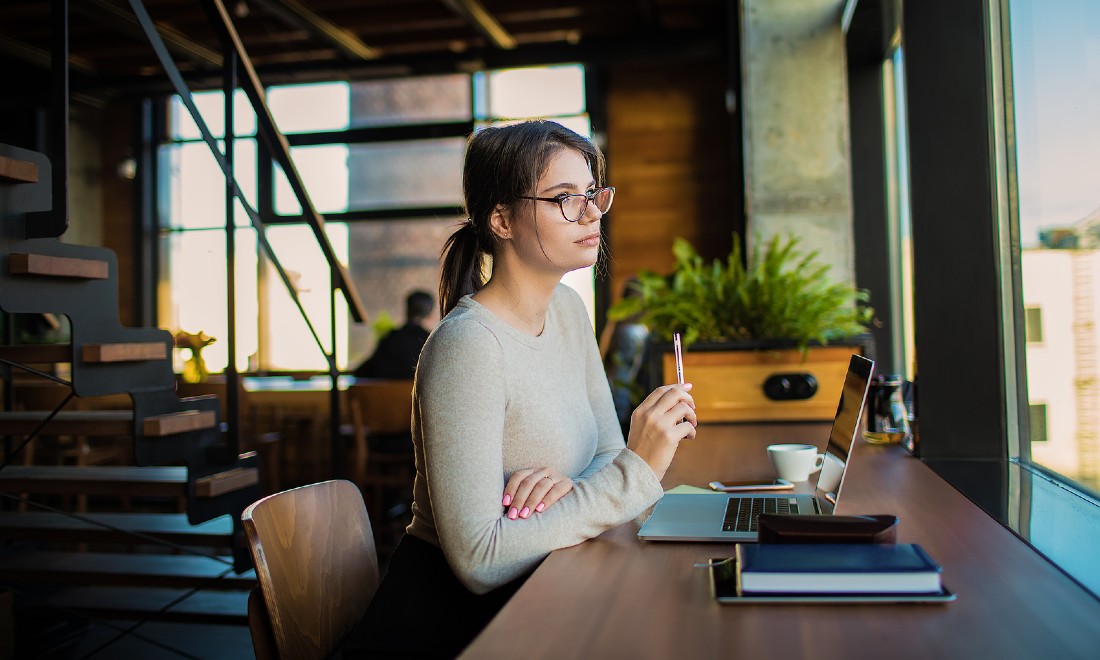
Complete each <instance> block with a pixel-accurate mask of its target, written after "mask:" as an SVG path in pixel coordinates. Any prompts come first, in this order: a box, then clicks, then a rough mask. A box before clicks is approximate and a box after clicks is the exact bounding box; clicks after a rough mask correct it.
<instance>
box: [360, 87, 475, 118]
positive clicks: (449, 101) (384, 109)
mask: <svg viewBox="0 0 1100 660" xmlns="http://www.w3.org/2000/svg"><path fill="white" fill-rule="evenodd" d="M470 116H471V107H470V77H469V76H467V75H465V74H452V75H446V76H424V77H420V78H398V79H395V80H370V81H366V82H357V83H352V85H351V125H352V127H353V128H362V127H374V126H400V125H404V124H426V123H435V122H447V121H469V120H470Z"/></svg>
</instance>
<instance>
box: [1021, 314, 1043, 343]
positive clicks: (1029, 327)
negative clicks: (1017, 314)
mask: <svg viewBox="0 0 1100 660" xmlns="http://www.w3.org/2000/svg"><path fill="white" fill-rule="evenodd" d="M1024 334H1025V336H1026V337H1027V343H1029V344H1041V343H1043V308H1042V307H1037V306H1036V307H1026V308H1024Z"/></svg>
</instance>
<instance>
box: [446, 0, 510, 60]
mask: <svg viewBox="0 0 1100 660" xmlns="http://www.w3.org/2000/svg"><path fill="white" fill-rule="evenodd" d="M441 1H442V2H443V4H444V5H446V6H447V8H448V9H450V10H451V11H453V12H454V13H456V14H458V15H459V16H461V17H462V18H464V19H466V20H467V21H468V22H469V23H470V25H472V26H473V27H474V29H475V30H477V31H478V32H480V33H481V34H483V35H485V37H486V38H487V39H489V41H490V42H491V43H492V44H493V45H494V46H496V47H497V48H502V49H504V50H511V49H512V48H515V47H516V39H515V37H513V36H512V35H511V34H509V33H508V31H507V30H505V29H504V26H502V25H501V24H500V23H499V22H498V21H497V19H495V18H493V15H492V14H490V13H489V12H488V11H487V10H486V9H485V7H484V6H482V4H481V2H480V1H479V0H441Z"/></svg>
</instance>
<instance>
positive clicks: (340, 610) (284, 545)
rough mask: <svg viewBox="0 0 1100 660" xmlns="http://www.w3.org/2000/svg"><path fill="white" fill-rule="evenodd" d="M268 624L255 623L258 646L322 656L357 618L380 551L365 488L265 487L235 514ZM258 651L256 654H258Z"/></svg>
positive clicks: (285, 655)
mask: <svg viewBox="0 0 1100 660" xmlns="http://www.w3.org/2000/svg"><path fill="white" fill-rule="evenodd" d="M241 520H242V521H243V523H244V529H245V532H246V533H247V534H248V541H249V550H250V551H251V553H252V559H253V561H254V562H255V564H256V578H257V580H258V581H259V583H260V593H261V594H262V595H263V605H264V606H265V607H264V608H253V607H250V608H249V609H250V612H249V615H250V621H254V618H253V617H254V616H255V617H262V609H266V610H267V619H268V621H267V622H268V623H269V624H270V628H269V630H267V631H264V630H263V625H262V622H258V623H257V625H254V626H253V627H252V628H253V645H254V646H255V647H256V649H257V652H258V653H260V652H262V647H264V646H269V644H267V645H265V644H264V641H265V640H269V639H270V638H273V639H274V643H275V647H276V649H277V651H278V657H280V658H282V659H283V660H288V659H290V658H294V659H299V658H300V659H303V660H309V659H311V658H325V657H327V656H328V655H329V654H330V653H332V651H333V650H335V649H336V647H337V646H338V645H339V643H340V642H341V641H342V640H343V639H344V638H345V637H346V636H347V634H348V633H349V632H351V630H352V628H354V627H355V625H356V624H358V623H359V620H360V619H361V618H362V617H363V614H364V613H365V612H366V610H367V606H368V605H369V604H370V601H371V598H373V597H374V592H375V590H376V589H377V588H378V582H379V573H378V554H377V551H376V550H375V546H374V535H373V533H372V531H371V524H370V519H369V518H368V516H367V509H366V507H365V506H364V504H363V496H362V494H361V493H360V492H359V489H358V488H357V487H356V486H355V484H353V483H351V482H350V481H343V480H338V481H325V482H321V483H316V484H310V485H308V486H302V487H300V488H293V489H291V490H286V491H283V492H281V493H276V494H274V495H269V496H268V497H265V498H263V499H261V500H259V501H257V502H255V503H253V504H251V505H250V506H249V507H248V508H247V509H245V510H244V513H242V514H241ZM258 657H259V656H258Z"/></svg>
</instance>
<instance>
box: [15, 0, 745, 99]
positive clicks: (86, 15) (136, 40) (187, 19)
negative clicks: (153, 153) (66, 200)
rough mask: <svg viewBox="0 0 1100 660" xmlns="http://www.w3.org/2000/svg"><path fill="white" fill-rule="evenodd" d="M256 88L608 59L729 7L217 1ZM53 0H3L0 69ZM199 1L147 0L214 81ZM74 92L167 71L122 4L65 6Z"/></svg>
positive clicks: (662, 40) (29, 46)
mask: <svg viewBox="0 0 1100 660" xmlns="http://www.w3.org/2000/svg"><path fill="white" fill-rule="evenodd" d="M222 2H224V7H225V10H226V12H227V13H228V14H229V15H230V16H232V20H233V23H234V25H235V27H236V30H237V31H238V32H239V34H240V37H241V41H242V42H243V44H244V47H245V50H246V51H247V52H248V54H249V57H250V58H251V59H252V61H253V63H254V64H255V66H256V68H257V69H258V70H259V71H260V72H261V74H265V76H264V78H265V81H272V82H273V81H274V80H273V78H274V79H286V78H292V79H303V78H307V79H308V78H311V77H312V78H321V77H333V76H338V77H378V76H387V75H407V74H410V73H416V72H420V71H431V70H440V69H446V68H448V67H449V68H451V69H452V70H453V69H455V68H460V69H461V68H476V67H478V66H484V65H488V66H501V65H507V64H509V63H523V62H524V60H528V61H532V62H534V61H540V60H542V61H547V60H548V59H553V58H555V57H557V58H563V57H573V58H575V59H591V58H597V59H602V60H607V59H612V58H614V57H617V56H630V55H637V54H643V53H645V54H649V55H650V56H654V55H655V54H656V53H662V52H665V53H667V52H674V51H677V50H678V49H679V50H683V49H690V48H693V47H701V45H702V44H705V45H706V46H707V47H713V46H714V45H715V44H720V43H721V41H722V38H723V35H724V34H725V29H726V28H725V26H726V24H727V16H726V12H727V2H726V0H222ZM51 4H53V3H51V2H49V1H47V0H3V2H2V3H0V64H5V63H7V62H18V63H22V64H24V65H27V66H29V67H30V68H32V69H37V70H38V71H39V73H38V76H39V77H41V71H42V70H44V69H48V68H49V57H50V52H51V34H52V33H53V32H54V25H53V21H52V18H51ZM204 4H205V0H144V5H145V7H146V9H147V10H148V13H149V15H150V16H151V18H152V20H153V21H154V22H155V23H156V25H157V26H158V28H159V30H160V32H161V35H162V37H163V38H164V40H165V42H166V44H167V46H168V48H169V50H170V51H171V53H172V55H173V58H174V60H175V62H176V63H177V65H178V66H179V68H180V70H181V72H183V73H184V74H185V75H186V76H188V77H189V78H191V79H192V80H193V81H199V84H200V85H201V84H202V82H203V81H205V82H206V83H212V82H214V81H216V80H217V79H218V76H219V75H220V74H219V72H220V65H221V61H222V52H223V48H222V46H221V44H220V43H219V41H218V38H217V36H216V34H217V33H216V32H215V30H214V29H213V28H212V27H211V23H210V21H209V19H208V18H207V16H206V12H205V11H204V8H203V5H204ZM68 5H69V49H70V58H69V61H70V71H71V72H72V79H73V87H74V89H77V90H79V89H80V88H82V87H83V88H85V89H100V90H103V89H113V90H115V91H116V92H117V91H119V90H121V91H134V90H140V89H148V88H150V86H152V87H155V86H156V85H163V84H164V80H165V77H164V73H163V71H162V69H161V67H160V65H159V64H158V63H157V60H156V59H155V57H154V54H153V51H152V49H151V47H150V46H149V44H148V42H147V40H146V39H145V37H144V36H143V35H142V34H141V32H140V28H139V25H138V21H137V19H136V18H135V14H134V11H133V10H132V9H131V7H130V3H129V0H68Z"/></svg>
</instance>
